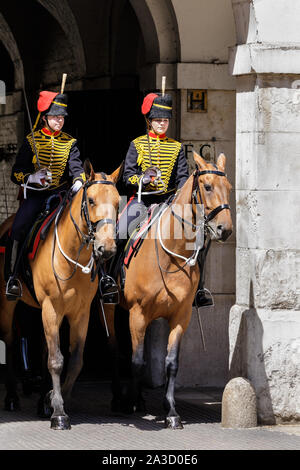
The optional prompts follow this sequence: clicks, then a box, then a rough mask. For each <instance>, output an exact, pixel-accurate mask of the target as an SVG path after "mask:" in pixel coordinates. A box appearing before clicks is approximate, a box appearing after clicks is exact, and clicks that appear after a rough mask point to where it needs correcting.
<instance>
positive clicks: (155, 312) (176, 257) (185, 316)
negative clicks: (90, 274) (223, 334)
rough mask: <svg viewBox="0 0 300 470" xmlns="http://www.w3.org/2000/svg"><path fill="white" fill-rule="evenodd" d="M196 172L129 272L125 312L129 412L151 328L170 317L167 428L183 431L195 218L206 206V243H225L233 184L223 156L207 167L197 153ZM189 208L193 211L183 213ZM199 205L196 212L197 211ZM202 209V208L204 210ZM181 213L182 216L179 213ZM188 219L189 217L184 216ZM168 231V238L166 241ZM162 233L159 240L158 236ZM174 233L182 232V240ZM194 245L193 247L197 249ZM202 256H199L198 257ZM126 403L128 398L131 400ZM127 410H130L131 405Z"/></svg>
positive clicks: (137, 394) (137, 396)
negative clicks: (180, 402) (180, 380)
mask: <svg viewBox="0 0 300 470" xmlns="http://www.w3.org/2000/svg"><path fill="white" fill-rule="evenodd" d="M194 159H195V162H196V164H197V167H198V169H197V170H196V171H194V173H193V174H192V175H191V176H190V177H189V179H188V180H187V181H186V183H185V185H184V186H183V187H182V188H181V190H180V192H178V194H177V196H176V197H175V199H174V200H173V202H172V204H171V205H170V206H169V207H168V208H167V209H166V210H165V211H164V212H163V214H162V216H161V217H160V219H159V220H158V221H157V222H155V223H154V224H153V225H152V227H151V229H150V232H149V233H148V236H147V237H146V238H145V240H144V241H143V244H142V246H141V248H140V250H139V252H138V253H137V255H136V256H135V257H133V258H132V260H131V262H130V265H129V267H128V269H126V281H125V286H124V295H123V300H122V303H121V305H122V307H123V308H125V309H126V310H129V327H130V334H131V341H132V376H133V377H132V383H131V388H130V390H131V391H132V392H133V393H132V396H131V398H130V402H129V403H127V405H129V404H130V406H131V409H133V406H135V405H137V406H138V403H139V399H140V398H141V397H140V392H139V382H140V379H141V377H142V372H143V365H144V357H143V355H144V338H145V332H146V329H147V327H148V325H149V324H150V323H151V322H152V321H153V320H155V319H157V318H159V317H163V318H166V319H167V321H168V323H169V327H170V333H169V338H168V346H167V355H166V359H165V371H166V391H165V397H164V408H165V411H166V413H167V416H166V420H165V423H166V426H167V427H170V428H173V429H176V428H182V423H181V419H180V416H179V415H178V414H177V412H176V409H175V400H174V388H175V378H176V374H177V370H178V365H179V364H178V359H179V348H180V342H181V339H182V336H183V334H184V332H185V331H186V329H187V327H188V325H189V322H190V319H191V314H192V304H193V299H194V297H195V293H196V289H197V286H198V282H199V275H200V271H199V267H198V263H197V262H195V261H196V255H197V251H196V250H197V243H196V244H195V245H196V247H195V251H193V250H192V251H191V249H190V246H191V245H190V246H188V245H187V242H189V243H190V242H195V241H196V238H195V236H196V232H197V220H196V214H197V209H199V205H200V204H202V205H203V206H204V230H205V231H206V232H207V236H206V237H205V239H206V243H207V241H208V239H209V238H210V239H215V240H219V241H225V240H226V239H227V238H228V237H229V235H230V234H231V232H232V220H231V213H230V207H229V193H230V190H231V185H230V183H229V182H228V180H227V178H226V175H225V173H224V172H225V162H226V157H225V155H223V154H221V155H220V156H219V158H218V160H217V166H215V165H212V164H210V163H207V162H205V160H203V159H202V158H201V157H200V156H199V155H198V154H196V153H194ZM186 205H188V206H189V207H190V212H184V210H183V211H180V210H178V209H180V207H181V208H184V207H186ZM197 206H198V207H197ZM203 206H202V207H203ZM180 213H181V214H180ZM182 214H186V215H184V216H183V215H182ZM188 227H190V228H191V227H193V228H194V229H195V230H194V239H189V240H187V238H186V236H185V233H187V231H188ZM168 229H169V233H170V235H169V236H168V237H166V238H164V233H167V232H168ZM159 233H160V236H158V234H159ZM175 233H177V234H178V233H180V234H181V235H180V236H179V237H178V236H177V237H176V236H175ZM193 245H194V244H193ZM200 253H201V252H200ZM111 308H112V307H111V306H106V310H107V317H108V318H109V319H110V322H111V321H112V311H111ZM113 393H114V398H113V403H114V402H115V403H117V402H118V401H120V399H121V400H122V398H121V391H120V390H116V386H115V385H114V384H113ZM127 398H128V397H127ZM127 409H129V408H128V406H127Z"/></svg>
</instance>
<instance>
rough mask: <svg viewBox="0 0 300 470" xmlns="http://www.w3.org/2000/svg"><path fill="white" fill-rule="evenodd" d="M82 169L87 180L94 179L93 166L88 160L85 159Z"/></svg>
mask: <svg viewBox="0 0 300 470" xmlns="http://www.w3.org/2000/svg"><path fill="white" fill-rule="evenodd" d="M83 169H84V172H85V174H86V177H87V179H90V180H94V179H95V172H94V168H93V165H92V164H91V162H90V160H89V159H86V160H85V161H84V164H83Z"/></svg>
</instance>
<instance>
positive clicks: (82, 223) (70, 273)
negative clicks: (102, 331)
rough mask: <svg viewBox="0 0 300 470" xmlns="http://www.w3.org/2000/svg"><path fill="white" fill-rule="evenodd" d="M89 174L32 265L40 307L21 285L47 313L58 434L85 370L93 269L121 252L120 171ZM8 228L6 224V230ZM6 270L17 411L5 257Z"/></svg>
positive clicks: (5, 305)
mask: <svg viewBox="0 0 300 470" xmlns="http://www.w3.org/2000/svg"><path fill="white" fill-rule="evenodd" d="M88 170H89V178H88V180H87V181H86V183H85V184H84V185H83V186H82V188H81V189H80V190H79V191H78V193H77V194H75V196H74V197H73V199H72V200H71V202H70V203H69V204H68V205H67V206H66V207H65V208H64V209H63V210H62V211H61V214H60V217H57V220H56V221H55V223H52V226H51V227H50V230H49V232H48V234H47V237H46V239H45V240H44V241H43V242H41V243H40V246H39V248H38V251H37V253H36V255H35V258H34V260H32V261H30V266H31V270H32V276H33V282H34V289H35V294H36V298H37V300H38V304H37V303H36V302H35V300H34V299H33V298H32V296H31V295H30V293H29V290H28V289H27V287H26V284H25V283H24V282H22V286H23V297H22V301H23V302H25V303H26V304H28V305H30V306H32V307H39V308H41V310H42V322H43V327H44V333H45V339H46V343H47V347H48V370H49V372H50V375H51V378H52V390H51V392H49V394H48V396H47V400H48V401H49V405H50V407H51V408H52V410H53V413H52V416H51V428H53V429H70V427H71V426H70V419H69V417H68V415H67V414H66V412H65V410H64V400H63V396H64V397H68V396H69V395H70V393H71V390H72V387H73V385H74V382H75V380H76V378H77V377H78V374H79V372H80V370H81V368H82V364H83V359H82V357H83V349H84V345H85V340H86V335H87V328H88V322H89V315H90V306H91V302H92V300H93V298H94V296H95V294H96V291H97V288H98V282H97V277H96V279H95V280H94V282H91V269H92V267H94V266H95V263H96V261H97V262H98V261H99V262H105V261H106V260H107V259H109V258H110V257H111V256H112V255H114V254H115V251H116V244H115V223H116V216H117V213H118V204H119V193H118V191H117V189H116V186H115V184H116V182H117V178H118V174H119V169H118V170H116V171H115V172H114V173H113V174H111V175H105V174H103V173H95V172H94V170H93V168H92V166H91V165H90V164H89V168H88ZM86 171H87V170H86ZM6 225H7V223H5V222H4V224H3V226H4V228H5V227H6ZM1 265H2V266H1V291H0V331H1V333H2V339H3V340H4V342H5V343H6V350H7V354H6V357H7V369H8V370H7V372H8V379H7V395H6V407H7V408H10V407H11V409H12V408H13V406H14V404H15V403H17V402H18V397H17V394H16V383H15V382H16V381H15V379H14V373H13V360H12V353H13V352H12V342H13V332H12V322H13V316H14V310H15V307H16V302H15V301H7V300H6V296H5V282H4V277H3V265H4V256H3V255H2V256H1ZM64 317H66V318H67V320H68V323H69V326H70V359H69V363H68V370H67V375H66V379H65V382H64V384H63V387H62V389H61V384H60V375H61V372H62V369H63V362H64V358H63V355H62V353H61V350H60V341H59V330H60V326H61V323H62V320H63V318H64Z"/></svg>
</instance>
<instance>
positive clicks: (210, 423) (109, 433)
mask: <svg viewBox="0 0 300 470" xmlns="http://www.w3.org/2000/svg"><path fill="white" fill-rule="evenodd" d="M221 393H222V392H221V391H220V390H213V389H209V390H207V389H205V390H195V389H193V390H178V391H177V393H176V398H177V410H178V412H179V414H180V415H181V418H182V421H183V425H184V429H183V430H177V431H173V430H169V429H165V428H164V419H163V415H162V413H163V410H162V406H161V403H162V396H163V390H162V389H155V390H152V389H146V390H145V393H144V395H145V398H146V402H147V409H148V413H147V414H144V415H141V414H138V415H129V416H125V415H119V416H117V415H115V414H112V413H111V412H110V407H109V404H110V398H111V395H110V387H109V383H108V382H78V383H77V384H76V386H75V388H74V394H73V398H72V400H71V401H70V403H69V404H68V405H67V406H66V410H67V412H68V414H69V416H70V418H71V425H72V429H71V430H70V431H54V430H52V429H50V423H49V421H48V420H42V419H40V418H38V417H37V415H36V402H37V398H38V395H37V394H32V395H31V396H29V397H28V396H23V395H22V394H21V393H20V398H21V405H22V408H21V410H20V411H18V412H6V411H3V405H2V403H3V399H4V386H3V385H0V403H1V409H0V450H112V451H113V450H124V451H134V450H152V451H153V450H157V451H159V450H300V426H288V425H286V426H263V427H259V426H258V427H256V428H250V429H224V428H222V427H221V424H220V421H221V396H222V395H221Z"/></svg>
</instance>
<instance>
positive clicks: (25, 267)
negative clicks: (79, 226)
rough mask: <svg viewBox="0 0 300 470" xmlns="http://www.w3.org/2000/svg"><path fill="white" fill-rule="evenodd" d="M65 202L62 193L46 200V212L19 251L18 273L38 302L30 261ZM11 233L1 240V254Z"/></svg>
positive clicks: (36, 222)
mask: <svg viewBox="0 0 300 470" xmlns="http://www.w3.org/2000/svg"><path fill="white" fill-rule="evenodd" d="M63 202H64V201H63V197H62V194H61V193H59V194H53V195H52V196H50V197H49V198H48V199H47V200H46V202H45V206H44V210H43V211H42V212H41V213H40V214H39V216H38V217H37V219H36V221H35V223H34V225H33V227H32V229H31V230H30V232H29V233H28V235H27V236H26V237H25V239H24V240H23V241H22V243H21V244H20V248H19V250H18V258H17V263H16V266H17V271H18V272H19V273H20V274H21V276H22V279H23V280H24V282H25V284H26V286H27V288H28V289H29V291H30V294H31V295H32V297H33V298H34V300H35V301H37V299H36V296H35V292H34V287H33V278H32V272H31V268H30V264H29V261H31V260H33V259H34V257H35V255H36V252H37V249H38V246H39V244H40V242H41V240H45V238H46V235H47V233H48V231H49V229H50V227H51V224H52V222H53V221H54V218H55V217H56V215H57V212H58V210H59V209H60V207H61V205H62V204H63ZM9 232H10V229H9V230H8V231H7V232H6V233H5V235H4V236H3V237H2V238H1V241H0V244H1V246H0V252H2V253H4V252H5V247H6V243H7V240H8V237H9ZM6 261H7V260H6Z"/></svg>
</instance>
